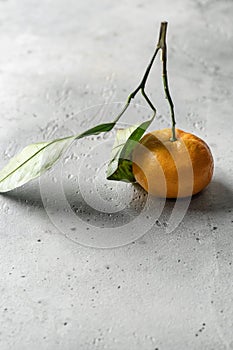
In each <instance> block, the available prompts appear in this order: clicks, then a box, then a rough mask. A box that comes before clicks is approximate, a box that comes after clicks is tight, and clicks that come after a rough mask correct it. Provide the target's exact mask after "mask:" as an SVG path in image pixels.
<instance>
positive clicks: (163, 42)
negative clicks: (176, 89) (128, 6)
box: [160, 22, 177, 142]
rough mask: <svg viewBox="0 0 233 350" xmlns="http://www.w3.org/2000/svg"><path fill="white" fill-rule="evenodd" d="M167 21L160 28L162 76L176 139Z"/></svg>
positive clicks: (173, 135)
mask: <svg viewBox="0 0 233 350" xmlns="http://www.w3.org/2000/svg"><path fill="white" fill-rule="evenodd" d="M167 24H168V23H167V22H162V23H161V28H160V38H161V40H160V48H161V51H162V53H161V60H162V77H163V86H164V92H165V96H166V99H167V100H168V103H169V105H170V113H171V119H172V128H171V129H172V137H171V139H170V140H171V141H173V142H174V141H176V140H177V138H176V129H175V125H176V120H175V111H174V104H173V102H172V98H171V95H170V92H169V87H168V78H167V45H166V34H167Z"/></svg>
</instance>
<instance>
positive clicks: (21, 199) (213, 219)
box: [0, 0, 233, 350]
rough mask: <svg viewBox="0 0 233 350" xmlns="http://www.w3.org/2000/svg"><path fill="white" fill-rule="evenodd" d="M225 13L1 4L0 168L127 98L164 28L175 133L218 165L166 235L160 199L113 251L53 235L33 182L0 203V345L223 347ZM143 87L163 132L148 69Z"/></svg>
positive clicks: (167, 7)
mask: <svg viewBox="0 0 233 350" xmlns="http://www.w3.org/2000/svg"><path fill="white" fill-rule="evenodd" d="M232 18H233V3H232V1H230V0H228V1H227V0H221V1H210V0H209V1H208V0H197V1H195V0H187V1H185V0H175V1H172V0H169V1H168V0H156V1H152V0H127V1H121V0H120V1H115V2H113V1H107V0H102V1H98V2H97V1H94V0H85V1H81V0H70V1H65V0H50V1H46V0H41V1H35V0H21V1H18V0H8V1H7V0H5V1H3V0H1V1H0V53H1V54H0V111H1V125H0V136H1V137H0V155H1V157H0V166H1V167H2V166H3V165H4V164H6V162H7V160H8V159H9V158H10V157H12V156H13V155H14V154H15V152H17V151H18V150H19V149H21V148H22V147H23V146H25V145H27V144H29V143H31V142H33V141H40V140H47V139H50V138H51V137H52V136H54V135H55V136H57V135H58V134H59V133H62V130H63V126H64V123H65V121H66V120H67V119H69V117H70V116H72V115H75V114H76V113H78V112H79V111H81V110H83V109H85V108H87V107H89V106H93V105H96V104H102V103H108V102H114V101H124V100H125V98H126V97H127V95H128V93H129V92H131V91H132V90H133V89H134V88H135V87H136V85H137V83H138V81H139V79H140V78H141V75H142V72H143V71H144V69H145V66H146V65H147V62H148V60H149V58H150V57H151V55H152V52H153V49H154V44H155V43H156V41H157V37H158V29H159V24H160V21H161V20H168V21H169V31H168V45H169V61H168V69H169V76H170V87H171V92H172V95H173V99H174V101H175V106H176V113H177V121H178V126H179V127H180V128H182V129H184V130H188V131H191V132H193V133H195V134H197V135H198V136H200V137H202V138H204V139H205V140H206V141H207V142H208V143H209V145H210V147H211V149H212V152H213V155H214V159H215V174H214V179H213V181H212V183H211V185H210V186H209V187H208V188H207V189H206V190H205V191H204V192H203V193H202V194H200V195H198V196H196V197H195V198H194V199H193V200H192V202H191V204H190V207H189V210H188V211H187V213H186V215H185V217H184V219H183V221H182V222H181V223H180V225H179V226H178V227H177V228H176V229H175V230H174V231H173V232H171V233H166V232H165V226H166V225H165V224H166V216H167V215H168V213H169V210H170V209H171V208H170V207H171V206H172V205H173V203H172V202H168V203H167V204H166V206H165V208H164V211H163V214H162V215H161V218H160V221H158V222H156V224H155V227H154V228H152V229H151V230H150V231H149V232H148V233H147V234H146V235H144V236H143V237H142V238H140V239H139V240H136V241H135V242H133V243H131V244H129V245H126V246H123V247H120V248H116V249H106V250H103V249H94V248H88V247H84V246H81V245H78V244H75V243H74V242H72V241H71V240H69V239H67V238H66V237H65V236H64V235H62V234H60V233H59V230H58V229H57V228H56V227H55V226H53V224H52V223H51V222H50V220H49V218H48V216H47V215H46V213H45V211H44V209H43V205H42V202H41V199H40V192H39V185H38V182H37V181H34V182H33V183H31V184H28V185H25V186H23V188H21V189H20V190H17V191H13V192H12V193H10V194H9V195H4V196H0V207H1V234H0V241H1V254H0V269H1V271H0V272H1V273H0V322H1V325H0V349H1V350H31V349H35V350H42V349H46V350H82V349H83V350H89V349H101V350H102V349H107V350H129V349H130V350H131V349H132V350H155V349H159V350H180V349H184V350H186V349H189V350H199V349H205V350H215V349H218V350H223V349H224V350H225V349H233V258H232V250H233V215H232V211H233V195H232V194H233V185H232V183H233V181H232V180H233V176H232V172H233V161H232V100H233V84H232V81H233V66H232V57H233V22H232ZM147 90H148V91H149V92H150V96H151V98H152V99H153V101H155V103H156V106H158V123H159V122H160V125H166V126H167V121H168V120H169V119H168V118H169V117H168V116H169V111H168V106H167V104H166V101H165V99H164V94H163V92H162V85H161V80H160V66H159V61H158V62H157V63H156V64H155V67H154V68H153V72H152V74H151V77H150V81H149V82H148V85H147ZM137 101H138V102H139V103H141V104H142V103H143V101H142V98H141V97H139V98H138V100H137ZM163 117H164V119H163ZM137 118H138V116H137ZM100 119H101V118H100V117H99V116H96V117H95V118H93V119H92V120H89V119H88V120H86V119H85V118H84V117H82V116H81V117H80V119H78V120H77V123H78V125H79V126H80V128H85V127H86V126H89V125H94V124H95V123H96V122H97V121H98V122H99V121H100ZM138 121H139V118H138V119H137V120H135V122H138ZM154 128H156V122H155V124H154ZM63 215H65V214H63ZM143 225H144V223H143V222H142V223H141V226H142V231H143Z"/></svg>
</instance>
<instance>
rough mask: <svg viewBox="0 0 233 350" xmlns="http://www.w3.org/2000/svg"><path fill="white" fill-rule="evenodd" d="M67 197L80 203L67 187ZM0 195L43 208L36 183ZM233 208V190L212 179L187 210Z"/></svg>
mask: <svg viewBox="0 0 233 350" xmlns="http://www.w3.org/2000/svg"><path fill="white" fill-rule="evenodd" d="M134 187H135V188H136V189H137V188H138V192H141V191H142V189H141V188H140V187H139V186H138V185H134ZM67 191H68V192H67V194H68V195H67V197H68V200H69V199H70V204H71V206H72V207H77V206H78V205H79V204H80V197H78V196H77V199H76V197H75V196H74V194H73V192H72V195H70V197H69V188H67ZM70 193H71V191H70ZM1 196H2V197H3V198H4V197H5V198H7V199H9V200H12V201H16V202H18V203H19V204H24V205H25V204H26V205H28V206H32V207H34V208H35V209H37V208H38V209H43V208H44V203H43V201H42V198H41V194H40V188H39V185H38V184H37V183H35V182H34V183H29V184H27V185H24V186H23V187H20V188H18V189H15V190H13V191H10V192H6V193H2V194H1ZM135 200H136V201H137V200H138V201H140V199H138V193H137V191H136V192H135V195H134V197H133V199H132V201H134V202H135ZM175 201H176V200H175V199H168V200H166V204H165V209H168V210H169V208H172V207H173V206H174V204H175ZM55 206H57V207H58V209H61V206H62V203H56V204H55ZM89 210H90V211H91V213H92V212H93V213H94V211H95V209H93V210H92V209H91V207H89ZM231 210H233V191H232V189H231V188H230V186H229V185H228V184H226V183H223V182H221V181H220V180H213V181H212V182H211V183H210V185H209V186H208V187H207V188H206V189H204V190H203V191H202V192H200V193H199V194H196V195H194V196H193V197H192V200H191V202H190V204H189V208H188V212H192V213H193V212H196V213H199V214H200V213H217V212H218V213H219V212H220V213H221V212H226V211H228V212H231Z"/></svg>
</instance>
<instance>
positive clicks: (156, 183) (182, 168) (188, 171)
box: [132, 129, 214, 198]
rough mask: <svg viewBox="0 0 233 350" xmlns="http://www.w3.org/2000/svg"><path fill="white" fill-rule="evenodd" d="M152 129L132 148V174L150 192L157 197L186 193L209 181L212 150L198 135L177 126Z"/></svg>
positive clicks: (179, 195)
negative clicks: (174, 137)
mask: <svg viewBox="0 0 233 350" xmlns="http://www.w3.org/2000/svg"><path fill="white" fill-rule="evenodd" d="M171 136H172V132H171V129H162V130H155V131H153V132H150V133H148V134H147V135H145V136H144V137H143V138H142V139H141V140H140V142H139V144H138V145H137V146H136V147H135V149H134V152H133V158H132V159H133V174H134V177H135V179H136V181H137V182H138V183H139V184H140V185H141V186H142V187H143V188H144V189H145V190H146V191H147V192H148V193H150V194H152V195H155V196H158V197H166V198H179V197H188V196H191V195H194V194H196V193H198V192H200V191H201V190H202V189H204V188H205V187H206V186H207V185H208V184H209V183H210V181H211V179H212V176H213V169H214V161H213V156H212V153H211V150H210V148H209V146H208V145H207V144H206V142H205V141H203V140H202V139H200V138H199V137H197V136H195V135H193V134H191V133H188V132H185V131H182V130H180V129H176V138H177V140H176V141H171Z"/></svg>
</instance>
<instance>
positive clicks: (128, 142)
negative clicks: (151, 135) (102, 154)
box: [107, 116, 154, 182]
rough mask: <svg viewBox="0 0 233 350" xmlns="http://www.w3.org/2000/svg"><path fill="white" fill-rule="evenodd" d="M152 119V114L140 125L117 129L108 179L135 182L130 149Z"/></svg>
mask: <svg viewBox="0 0 233 350" xmlns="http://www.w3.org/2000/svg"><path fill="white" fill-rule="evenodd" d="M153 120H154V116H153V117H152V118H151V119H150V120H148V121H146V122H143V123H142V124H140V125H134V126H131V127H129V128H126V129H120V130H118V131H117V134H116V139H115V142H114V145H113V149H112V154H111V158H112V160H111V161H110V163H109V165H108V169H107V179H108V180H115V181H124V182H135V178H134V175H133V171H132V164H133V163H132V160H131V157H132V151H133V149H134V148H135V147H136V145H137V143H138V141H139V140H140V139H141V137H142V135H143V134H144V132H145V131H146V129H147V128H148V127H149V126H150V124H151V123H152V121H153Z"/></svg>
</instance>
